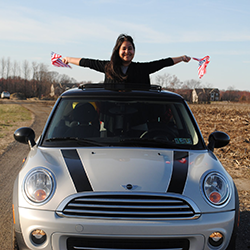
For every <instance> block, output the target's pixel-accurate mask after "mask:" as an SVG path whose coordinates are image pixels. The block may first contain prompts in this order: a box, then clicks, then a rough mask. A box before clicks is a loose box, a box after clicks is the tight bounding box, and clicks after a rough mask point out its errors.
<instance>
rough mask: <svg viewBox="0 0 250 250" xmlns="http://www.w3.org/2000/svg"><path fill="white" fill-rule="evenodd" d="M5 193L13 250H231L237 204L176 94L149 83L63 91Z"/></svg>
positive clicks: (25, 132)
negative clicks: (9, 206) (11, 216)
mask: <svg viewBox="0 0 250 250" xmlns="http://www.w3.org/2000/svg"><path fill="white" fill-rule="evenodd" d="M14 136H15V139H16V140H17V141H19V142H21V143H27V144H29V146H30V152H29V155H28V156H27V158H26V161H25V163H24V164H23V167H22V169H21V171H20V172H19V174H18V176H17V178H16V181H15V184H14V191H13V208H14V210H13V211H14V222H15V223H14V234H15V240H14V247H15V248H16V249H20V250H27V249H32V250H59V249H60V250H90V249H93V250H96V249H98V250H101V249H105V250H113V249H123V250H124V249H136V250H137V249H162V250H163V249H166V250H167V249H168V250H170V249H171V250H181V249H182V250H201V249H204V250H207V249H216V250H219V249H227V250H229V249H234V248H235V238H236V234H237V224H238V212H239V205H238V204H239V201H238V196H237V190H236V188H235V185H234V183H233V180H232V178H231V177H230V175H229V174H228V173H227V171H226V170H225V169H224V168H223V166H222V165H221V163H220V162H219V160H218V159H217V158H216V156H215V155H214V154H213V150H214V148H220V147H223V146H225V145H227V144H228V143H229V140H230V138H229V136H228V135H227V134H225V133H223V132H220V131H215V132H213V133H212V134H211V135H210V136H209V144H208V145H205V142H204V140H203V138H202V135H201V132H200V130H199V128H198V125H197V123H196V121H195V119H194V117H193V115H192V113H191V111H190V109H189V107H188V105H187V103H186V102H185V101H184V100H183V98H182V97H181V96H179V95H177V94H174V93H171V92H168V91H163V90H161V88H160V87H159V86H151V87H150V88H149V89H147V88H144V87H143V86H136V85H134V86H130V85H123V84H115V85H112V84H88V85H81V86H80V87H79V88H77V89H71V90H68V91H66V92H64V93H63V94H62V95H61V96H60V97H59V98H58V100H57V102H56V104H55V106H54V108H53V110H52V112H51V114H50V116H49V118H48V121H47V123H46V125H45V128H44V130H43V132H42V134H41V136H40V137H39V139H38V140H37V141H35V140H34V138H35V133H34V131H33V130H32V129H31V128H27V127H22V128H19V129H18V130H16V131H15V133H14Z"/></svg>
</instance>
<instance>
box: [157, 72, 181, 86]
mask: <svg viewBox="0 0 250 250" xmlns="http://www.w3.org/2000/svg"><path fill="white" fill-rule="evenodd" d="M156 84H157V85H160V86H162V87H163V88H166V89H179V88H180V87H181V85H182V82H181V81H180V80H179V79H178V78H177V76H175V75H170V74H164V75H158V76H156Z"/></svg>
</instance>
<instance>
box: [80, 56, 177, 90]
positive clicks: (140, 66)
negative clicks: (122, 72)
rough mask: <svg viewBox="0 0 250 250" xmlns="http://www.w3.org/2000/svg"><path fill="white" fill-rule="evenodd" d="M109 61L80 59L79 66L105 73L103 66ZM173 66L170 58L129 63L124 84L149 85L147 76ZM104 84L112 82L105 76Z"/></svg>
mask: <svg viewBox="0 0 250 250" xmlns="http://www.w3.org/2000/svg"><path fill="white" fill-rule="evenodd" d="M108 62H109V61H106V60H95V59H87V58H82V59H81V60H80V63H79V65H80V66H82V67H88V68H90V69H94V70H96V71H99V72H102V73H105V65H106V64H107V63H108ZM172 65H174V61H173V59H172V58H170V57H169V58H166V59H161V60H158V61H152V62H145V63H141V62H136V63H135V62H131V64H130V65H129V66H128V70H127V73H126V75H127V76H128V77H127V79H126V81H125V82H128V83H138V84H143V85H144V84H145V85H148V86H149V85H150V78H149V75H150V74H152V73H154V72H156V71H158V70H160V69H162V68H164V67H168V66H172ZM104 82H105V83H113V82H114V80H112V79H110V78H107V77H106V74H105V79H104Z"/></svg>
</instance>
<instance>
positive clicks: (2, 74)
mask: <svg viewBox="0 0 250 250" xmlns="http://www.w3.org/2000/svg"><path fill="white" fill-rule="evenodd" d="M5 68H6V61H5V59H4V57H3V58H2V59H1V78H4V77H5Z"/></svg>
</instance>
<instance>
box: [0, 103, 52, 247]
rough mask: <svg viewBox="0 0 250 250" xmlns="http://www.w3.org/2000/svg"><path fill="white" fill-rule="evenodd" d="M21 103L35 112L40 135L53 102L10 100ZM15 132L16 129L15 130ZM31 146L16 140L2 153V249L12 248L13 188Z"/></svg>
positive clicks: (37, 133) (0, 199)
mask: <svg viewBox="0 0 250 250" xmlns="http://www.w3.org/2000/svg"><path fill="white" fill-rule="evenodd" d="M8 103H16V104H21V105H22V106H24V107H25V108H27V109H29V110H30V111H31V112H32V113H34V114H35V116H34V122H33V124H32V126H31V127H32V128H33V129H34V131H35V133H36V135H37V136H39V135H40V133H41V132H42V129H43V127H44V125H45V122H46V120H47V118H48V115H49V113H50V111H51V108H52V106H51V104H50V103H49V104H48V103H46V102H39V103H35V102H27V101H25V102H24V101H23V102H19V101H18V102H8ZM13 132H14V131H13ZM28 152H29V146H28V145H25V144H21V143H18V142H16V141H14V142H12V143H10V145H9V146H8V147H7V149H6V151H5V152H4V153H3V154H2V155H0V190H1V192H2V193H1V195H0V204H1V206H0V217H1V220H0V228H1V233H0V249H1V250H11V249H12V189H13V184H14V180H15V178H16V176H17V174H18V172H19V170H20V168H21V165H22V160H23V158H24V157H26V156H27V154H28Z"/></svg>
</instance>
